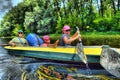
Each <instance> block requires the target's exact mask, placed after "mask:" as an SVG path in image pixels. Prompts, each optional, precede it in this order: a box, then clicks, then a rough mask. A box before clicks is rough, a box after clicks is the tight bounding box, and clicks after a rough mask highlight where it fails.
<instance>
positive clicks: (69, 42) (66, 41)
mask: <svg viewBox="0 0 120 80" xmlns="http://www.w3.org/2000/svg"><path fill="white" fill-rule="evenodd" d="M79 37H80V36H79V35H77V36H75V37H71V38H70V39H68V38H67V37H66V36H65V37H64V38H63V40H64V42H65V43H66V44H71V42H73V41H74V40H76V39H78V38H79Z"/></svg>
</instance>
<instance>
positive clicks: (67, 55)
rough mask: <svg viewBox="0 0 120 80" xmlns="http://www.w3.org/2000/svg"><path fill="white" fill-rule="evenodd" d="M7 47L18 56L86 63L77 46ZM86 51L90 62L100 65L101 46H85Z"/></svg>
mask: <svg viewBox="0 0 120 80" xmlns="http://www.w3.org/2000/svg"><path fill="white" fill-rule="evenodd" d="M5 49H7V50H8V52H9V53H10V54H13V55H17V56H27V57H34V58H39V59H47V60H55V61H61V62H67V63H69V62H70V63H71V62H73V63H77V64H84V63H83V62H82V60H81V59H80V57H79V55H78V54H77V53H76V52H75V47H70V48H66V47H58V48H48V47H46V48H43V47H5ZM84 53H85V54H86V56H87V61H88V64H92V66H93V67H95V66H94V64H95V65H96V64H97V65H98V66H100V65H99V64H100V54H101V47H93V48H91V47H84ZM84 65H85V64H84ZM97 65H96V66H97Z"/></svg>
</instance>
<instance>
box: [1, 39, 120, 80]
mask: <svg viewBox="0 0 120 80" xmlns="http://www.w3.org/2000/svg"><path fill="white" fill-rule="evenodd" d="M6 42H7V41H6V40H5V39H0V44H3V43H6ZM84 66H86V65H84ZM0 80H120V79H118V78H116V77H115V76H112V75H111V74H110V73H109V72H107V71H106V70H104V69H101V70H99V69H90V68H89V69H88V68H86V69H85V68H81V67H80V66H79V64H68V63H67V64H66V63H59V62H55V61H49V60H40V59H39V60H38V59H35V58H28V57H19V56H14V55H9V54H8V52H7V51H6V50H5V49H4V47H2V46H0Z"/></svg>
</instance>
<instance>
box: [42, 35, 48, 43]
mask: <svg viewBox="0 0 120 80" xmlns="http://www.w3.org/2000/svg"><path fill="white" fill-rule="evenodd" d="M43 40H44V42H45V43H47V44H50V37H49V36H48V35H45V36H43Z"/></svg>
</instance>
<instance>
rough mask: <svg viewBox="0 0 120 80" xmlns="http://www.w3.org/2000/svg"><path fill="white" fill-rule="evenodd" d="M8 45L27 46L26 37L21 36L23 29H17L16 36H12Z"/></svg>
mask: <svg viewBox="0 0 120 80" xmlns="http://www.w3.org/2000/svg"><path fill="white" fill-rule="evenodd" d="M9 45H10V46H13V47H15V46H28V42H27V40H26V39H24V38H23V31H22V30H19V31H18V37H15V38H13V39H12V40H11V41H10V42H9Z"/></svg>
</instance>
